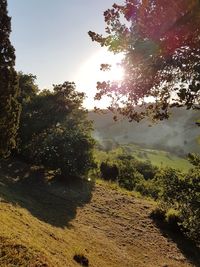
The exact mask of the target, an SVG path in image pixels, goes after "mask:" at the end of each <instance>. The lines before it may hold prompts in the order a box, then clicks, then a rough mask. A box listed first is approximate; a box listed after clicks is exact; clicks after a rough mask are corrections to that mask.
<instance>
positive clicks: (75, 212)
mask: <svg viewBox="0 0 200 267" xmlns="http://www.w3.org/2000/svg"><path fill="white" fill-rule="evenodd" d="M9 164H10V163H9V162H7V163H4V164H1V170H0V199H1V202H0V242H1V245H0V249H1V252H0V266H6V267H7V266H13V267H14V266H27V267H29V266H32V267H36V266H53V267H57V266H58V267H65V266H66V267H74V266H80V265H78V264H77V263H76V262H75V261H74V260H73V257H74V255H75V254H83V255H85V256H86V257H87V258H88V259H89V266H91V267H92V266H93V267H122V266H123V267H133V266H134V267H157V266H160V267H164V266H169V267H180V266H181V267H186V266H198V263H199V262H200V260H199V256H198V255H197V256H196V257H195V253H197V252H195V251H192V253H191V251H190V249H189V250H188V251H186V249H184V247H183V246H181V245H180V242H182V241H181V240H180V242H175V241H177V240H178V239H177V238H178V237H177V238H176V237H175V236H174V235H171V234H170V233H167V232H165V231H163V230H161V229H160V228H158V227H157V226H156V224H155V223H154V222H153V221H152V219H151V218H150V216H149V215H150V213H151V211H152V209H153V208H154V204H153V203H151V202H149V201H148V200H143V199H141V198H137V197H136V196H134V195H131V194H129V195H128V194H127V192H126V191H121V190H119V189H118V188H117V187H114V186H110V185H109V184H104V183H97V184H96V185H95V186H94V185H92V184H89V183H80V182H75V183H73V184H68V185H60V184H57V183H47V182H42V181H41V180H40V179H38V177H39V176H41V177H42V176H43V175H42V174H41V173H40V172H39V171H37V173H36V172H35V170H34V171H33V170H31V169H30V168H29V167H28V166H25V165H24V164H21V163H19V162H12V163H11V165H9ZM8 165H9V166H10V167H8ZM18 170H19V171H18ZM17 176H18V177H20V178H22V177H25V178H24V180H23V181H22V182H19V181H18V182H17V180H18V179H17ZM14 180H16V181H15V182H14ZM173 240H174V241H173ZM186 247H187V246H186Z"/></svg>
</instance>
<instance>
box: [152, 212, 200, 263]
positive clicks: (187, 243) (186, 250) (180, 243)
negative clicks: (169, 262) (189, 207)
mask: <svg viewBox="0 0 200 267" xmlns="http://www.w3.org/2000/svg"><path fill="white" fill-rule="evenodd" d="M151 218H152V220H153V221H154V223H155V225H156V226H157V227H158V228H159V230H160V232H161V234H162V235H163V236H164V237H166V238H167V239H169V240H171V241H173V242H174V243H176V244H177V247H178V248H179V249H180V251H181V253H182V254H183V255H184V257H185V258H187V259H188V261H190V262H191V263H192V264H193V265H194V266H196V267H199V266H200V248H199V247H197V246H196V244H195V243H194V242H193V241H191V240H190V239H189V238H187V237H186V236H184V235H183V233H182V232H181V231H180V229H178V228H177V227H174V226H171V225H169V224H167V222H165V221H163V218H162V216H161V217H157V218H155V217H154V216H152V215H151Z"/></svg>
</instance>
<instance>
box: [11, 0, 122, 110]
mask: <svg viewBox="0 0 200 267" xmlns="http://www.w3.org/2000/svg"><path fill="white" fill-rule="evenodd" d="M114 2H117V3H122V2H123V1H122V0H121V1H120V0H118V1H114V0H99V1H97V0H96V1H95V0H8V11H9V15H10V16H11V17H12V20H11V25H12V33H11V42H12V44H13V46H14V47H15V50H16V69H17V70H18V71H23V72H24V73H32V74H34V75H36V76H37V81H36V83H37V84H38V85H39V88H40V89H45V88H48V89H49V88H52V84H60V83H63V82H64V81H74V82H75V83H76V86H77V90H79V91H84V92H85V93H86V94H87V99H86V101H85V106H86V107H87V108H92V107H93V106H94V105H95V104H94V101H93V97H94V95H95V91H96V82H97V81H98V80H104V79H109V78H111V79H114V77H115V76H117V77H120V75H122V72H121V70H119V69H118V67H116V68H115V69H114V71H113V72H111V73H109V74H108V73H107V74H105V73H102V72H100V71H99V68H100V64H101V63H112V64H114V63H116V62H118V61H119V59H120V56H119V57H117V56H116V55H112V54H110V53H108V52H107V51H106V50H105V49H104V48H101V47H100V46H99V45H98V44H97V43H95V42H92V41H91V39H90V37H89V36H88V34H87V32H88V31H89V30H92V31H95V32H97V33H104V28H105V23H104V17H103V12H104V11H105V10H106V9H108V8H111V6H112V4H113V3H114ZM101 105H103V106H105V105H107V102H106V101H105V102H104V103H102V104H101Z"/></svg>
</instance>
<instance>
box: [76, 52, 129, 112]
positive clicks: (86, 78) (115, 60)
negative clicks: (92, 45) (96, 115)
mask: <svg viewBox="0 0 200 267" xmlns="http://www.w3.org/2000/svg"><path fill="white" fill-rule="evenodd" d="M122 58H123V55H122V54H117V55H114V54H113V53H111V52H108V51H107V50H105V49H101V50H99V51H97V52H96V53H94V54H93V55H92V56H91V57H90V58H89V59H88V60H87V61H85V62H84V63H83V64H82V65H81V66H80V69H79V70H78V72H77V74H76V76H75V79H74V80H75V83H76V85H77V89H78V90H80V91H83V92H85V93H86V96H87V99H86V101H85V105H86V107H87V108H89V109H90V108H93V107H94V106H95V105H96V103H95V102H94V96H95V94H96V91H97V90H96V84H97V82H98V81H99V82H101V81H111V82H114V81H121V80H123V77H124V70H123V68H122V67H121V66H120V65H119V63H120V62H121V60H122ZM101 64H110V65H111V69H110V70H108V71H101V70H100V66H101ZM108 105H109V100H108V98H105V99H104V100H103V102H102V103H101V107H103V108H105V107H107V106H108Z"/></svg>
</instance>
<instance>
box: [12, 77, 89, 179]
mask: <svg viewBox="0 0 200 267" xmlns="http://www.w3.org/2000/svg"><path fill="white" fill-rule="evenodd" d="M18 78H19V88H20V92H21V93H20V97H19V99H18V101H19V102H20V104H21V106H22V111H21V116H20V122H19V130H18V136H17V146H16V149H15V150H14V151H13V154H15V156H18V157H20V158H21V159H23V160H24V161H26V162H29V163H31V164H38V165H43V166H44V167H46V168H47V169H51V170H55V171H56V172H57V174H59V176H60V177H64V179H69V178H70V179H71V177H80V176H84V175H85V174H86V173H87V172H88V170H89V169H90V168H91V167H92V166H93V164H94V161H93V154H92V150H93V145H94V140H93V138H92V137H91V130H92V125H91V122H90V121H89V120H88V119H87V111H86V110H85V109H84V108H83V106H82V103H83V99H84V93H80V92H77V91H76V88H75V84H74V83H71V82H64V83H63V84H59V85H54V86H53V90H51V91H50V90H43V91H40V90H39V88H38V86H37V85H36V84H35V79H36V77H35V76H34V75H32V74H23V73H22V72H20V73H18Z"/></svg>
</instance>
